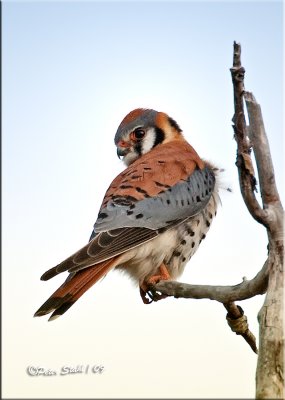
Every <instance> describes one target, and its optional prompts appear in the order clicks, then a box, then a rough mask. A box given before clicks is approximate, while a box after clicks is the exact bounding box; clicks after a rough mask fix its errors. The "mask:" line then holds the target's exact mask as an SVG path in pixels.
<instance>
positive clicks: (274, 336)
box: [150, 42, 284, 399]
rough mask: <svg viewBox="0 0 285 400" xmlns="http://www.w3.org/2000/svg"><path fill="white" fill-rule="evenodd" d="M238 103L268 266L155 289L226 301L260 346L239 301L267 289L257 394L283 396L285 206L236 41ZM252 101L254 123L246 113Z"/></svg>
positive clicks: (241, 330)
mask: <svg viewBox="0 0 285 400" xmlns="http://www.w3.org/2000/svg"><path fill="white" fill-rule="evenodd" d="M231 75H232V82H233V89H234V108H235V114H234V117H233V129H234V137H235V140H236V142H237V158H236V166H237V168H238V175H239V183H240V190H241V194H242V197H243V199H244V202H245V205H246V207H247V208H248V211H249V212H250V214H251V215H252V217H253V218H254V219H255V220H256V221H258V222H259V223H261V224H262V225H263V226H264V227H265V228H266V229H267V234H268V242H269V243H268V258H267V260H266V261H265V263H264V266H263V268H262V269H261V270H260V271H259V272H258V274H257V275H256V276H255V277H254V278H253V279H251V280H249V281H243V282H242V283H240V284H238V285H235V286H211V285H190V284H186V283H180V282H173V281H161V282H159V283H158V284H156V285H154V286H153V287H152V288H151V290H150V292H151V296H152V298H153V299H154V300H157V299H160V298H161V295H159V293H161V294H162V295H167V296H174V297H176V298H179V297H183V298H192V299H205V298H207V299H210V300H216V301H219V302H221V303H223V304H224V306H225V308H226V309H227V311H228V314H227V321H228V323H229V325H230V327H231V329H232V330H233V331H234V332H236V333H237V334H240V335H242V336H243V337H244V339H245V340H246V341H247V342H248V343H249V345H250V346H251V348H252V349H253V351H255V352H257V348H256V345H255V338H254V336H253V335H252V333H251V332H250V331H249V329H248V326H247V321H246V317H245V316H244V314H243V310H242V309H241V308H240V307H239V306H236V304H235V303H234V302H235V301H240V300H245V299H249V298H250V297H253V296H256V295H258V294H264V293H266V291H267V294H266V297H265V302H264V305H263V307H262V309H261V310H260V312H259V315H258V319H259V324H260V329H259V332H260V341H259V357H258V364H257V371H256V397H257V398H258V399H265V398H266V399H268V398H272V399H273V398H274V399H275V398H276V399H277V398H278V399H279V398H280V399H281V398H283V380H284V375H283V368H284V365H283V361H284V360H283V355H284V332H283V282H284V272H283V265H284V264H283V263H284V223H283V220H284V211H283V207H282V204H281V201H280V197H279V194H278V191H277V187H276V182H275V175H274V169H273V163H272V159H271V153H270V148H269V143H268V139H267V136H266V133H265V128H264V123H263V118H262V113H261V108H260V105H259V104H258V103H257V102H256V100H255V98H254V96H253V95H252V94H251V93H249V92H246V91H245V90H244V75H245V69H244V68H243V66H242V64H241V46H240V45H239V44H238V43H236V42H234V56H233V67H232V68H231ZM244 101H245V103H246V108H247V113H248V118H249V126H247V125H246V118H245V114H244ZM252 149H253V153H254V157H255V160H256V165H257V173H258V180H259V188H260V192H261V199H262V205H260V203H259V202H258V200H257V198H256V195H255V193H256V191H257V180H256V177H255V171H254V167H253V163H252V159H251V151H252Z"/></svg>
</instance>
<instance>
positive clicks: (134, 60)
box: [2, 1, 284, 398]
mask: <svg viewBox="0 0 285 400" xmlns="http://www.w3.org/2000/svg"><path fill="white" fill-rule="evenodd" d="M2 6H3V7H2V8H3V28H2V32H3V42H2V55H3V72H2V80H3V154H2V155H3V162H2V165H3V176H2V177H3V278H4V285H3V294H4V296H3V300H4V307H3V317H4V321H3V322H4V331H3V334H4V335H3V339H4V345H5V354H4V365H3V367H4V376H3V379H4V380H3V383H4V392H3V395H4V396H6V397H30V398H33V397H40V398H41V397H44V396H47V397H56V398H59V397H93V398H94V397H95V398H96V397H101V398H102V397H118V396H121V397H128V396H133V397H139V396H141V397H167V396H168V397H176V396H177V397H183V396H184V397H253V396H254V379H255V378H254V376H255V363H256V356H255V355H254V354H251V352H250V349H249V348H248V346H247V344H246V343H245V342H244V341H243V340H242V339H241V338H239V337H237V336H236V335H234V334H233V333H231V332H230V329H229V328H228V326H227V324H226V321H225V311H224V309H223V307H222V306H221V305H219V304H216V303H213V302H210V301H194V300H190V301H189V300H179V301H178V300H175V299H167V300H165V301H164V302H159V303H157V304H152V305H150V306H148V307H147V306H145V305H143V304H142V303H141V300H140V297H139V293H138V290H137V289H136V288H134V287H133V286H132V284H131V283H130V282H129V281H128V280H127V279H126V278H125V277H123V276H122V275H120V274H118V273H117V272H114V273H111V274H110V275H109V276H107V277H106V278H105V279H104V280H103V281H102V282H101V283H99V284H98V285H96V287H94V288H92V289H91V290H90V291H89V292H88V293H87V294H86V295H85V296H84V297H83V298H82V299H81V300H80V301H78V303H77V304H76V305H75V306H74V307H72V309H70V311H69V312H68V313H67V314H66V315H65V316H64V317H63V318H62V319H60V320H57V321H55V322H54V323H47V322H46V320H45V319H44V318H42V319H33V318H32V315H33V313H34V312H35V310H36V309H37V308H38V307H39V306H40V304H41V303H42V302H43V301H44V300H45V299H46V298H47V296H49V295H50V294H51V292H52V291H53V290H55V289H56V288H57V286H58V285H59V284H60V283H61V282H62V281H63V279H64V277H63V276H60V277H59V278H55V279H54V280H53V281H50V282H47V283H43V282H41V281H40V280H39V278H40V276H41V274H42V273H43V272H44V271H45V270H46V269H48V268H50V267H52V266H53V265H55V264H57V263H58V262H59V261H61V260H63V259H64V258H65V257H67V256H68V255H70V254H71V253H73V252H74V251H76V250H77V249H78V248H80V247H81V246H82V245H84V244H85V243H86V241H87V240H88V238H89V235H90V232H91V230H92V225H93V223H94V222H95V220H96V217H97V213H98V209H99V207H100V204H101V201H102V197H103V195H104V193H105V190H106V189H107V187H108V186H109V184H110V181H111V180H112V179H113V178H114V177H115V176H116V175H117V174H118V173H119V172H120V171H121V170H122V169H123V165H122V164H121V162H120V161H119V160H118V159H117V157H116V149H115V146H114V143H113V138H114V134H115V132H116V129H117V126H118V124H119V123H120V121H121V120H122V118H123V117H124V116H125V114H127V113H128V112H129V111H130V110H131V109H134V108H136V107H150V108H155V109H157V110H160V111H164V112H167V113H169V114H170V115H171V116H172V117H173V118H174V119H176V120H177V122H178V123H179V124H180V126H181V127H182V129H183V131H184V134H185V136H186V138H187V140H189V142H190V143H191V144H192V145H193V146H194V147H195V148H196V150H197V151H198V152H199V154H200V155H201V157H204V158H206V159H209V160H210V161H212V162H214V163H216V164H217V165H218V166H220V167H223V168H225V169H226V172H225V174H224V177H223V178H222V180H223V181H224V182H225V185H230V186H231V187H232V188H233V193H232V194H229V193H227V192H222V193H221V200H222V207H221V208H220V210H219V212H218V215H217V219H216V221H215V223H214V224H213V226H212V228H211V230H210V232H209V235H208V236H207V240H205V243H203V244H202V245H201V248H200V249H199V251H198V252H197V254H196V255H195V256H194V257H193V259H192V260H191V261H190V262H189V265H188V267H187V268H186V271H185V273H184V275H183V276H182V278H181V279H180V280H181V281H185V282H192V283H208V284H236V283H239V282H240V281H241V279H242V277H243V276H247V277H248V278H252V277H253V276H254V275H255V274H256V273H257V272H258V270H259V269H260V268H261V266H262V264H263V262H264V260H265V257H266V233H265V231H264V230H263V229H262V227H261V226H259V225H258V224H256V223H255V222H254V221H253V220H252V219H251V217H250V216H249V214H248V212H247V210H246V208H245V206H244V204H243V202H242V200H241V196H240V193H239V187H238V182H237V171H236V167H235V165H234V163H235V153H236V146H235V141H234V140H233V131H232V128H231V118H232V115H233V100H232V99H233V94H232V83H231V76H230V72H229V68H230V67H231V65H232V45H233V41H234V40H236V41H238V42H240V43H241V44H242V62H243V65H244V67H245V69H246V80H245V82H246V89H247V90H249V91H252V92H253V93H254V95H255V97H256V98H257V100H258V101H259V103H260V104H261V106H262V110H263V115H264V120H265V124H266V130H267V133H268V137H269V142H270V146H271V150H272V156H273V161H274V166H275V170H276V178H277V182H278V184H279V190H280V193H281V194H282V197H283V198H284V187H283V188H282V187H281V184H282V183H283V182H284V163H283V159H284V149H283V131H282V89H283V87H282V84H283V82H282V67H283V65H282V61H283V60H282V46H283V43H282V16H283V14H282V5H281V2H274V1H270V2H256V1H255V2H229V1H228V2H226V1H224V2H215V1H211V2H192V1H184V2H163V1H159V2H152V1H148V2H136V1H133V2H119V1H116V2H108V1H104V2H95V1H94V2H92V1H89V2H86V3H85V2H25V1H21V2H13V1H4V3H3V4H2ZM262 301H263V299H262V298H261V297H259V298H256V299H253V300H249V301H246V302H243V304H242V306H243V307H244V309H245V312H246V314H247V315H248V318H249V323H250V327H251V328H252V330H253V331H254V333H255V334H256V335H257V333H258V325H257V321H256V315H257V312H258V310H259V308H260V307H261V304H262ZM207 317H209V321H208V322H207ZM207 323H208V325H207ZM209 324H210V325H209ZM209 326H210V327H209ZM19 332H20V333H21V335H19ZM158 342H160V343H161V344H160V345H159V346H157V343H158ZM217 360H218V361H217ZM154 361H155V362H154ZM97 362H100V363H102V364H103V365H105V368H106V371H105V372H104V374H102V376H100V377H99V376H96V377H95V379H94V376H91V375H86V376H79V375H77V376H68V377H60V376H56V377H50V378H45V379H43V378H41V377H38V378H31V377H29V376H27V374H26V371H25V368H26V367H27V366H28V365H42V366H44V367H47V368H54V369H59V368H60V367H61V366H63V365H64V364H65V365H66V364H68V363H70V364H72V365H74V364H75V365H78V364H84V365H86V364H90V365H92V363H97ZM12 374H13V377H14V380H13V382H14V381H16V382H17V385H15V384H13V385H11V383H10V384H9V378H10V382H12V381H11V375H12ZM130 380H131V381H132V383H130ZM237 380H238V381H239V382H241V385H240V386H239V387H237V386H236V381H237ZM205 382H207V385H205ZM82 385H84V388H85V389H84V390H85V392H84V393H83V392H82V387H83V386H82ZM233 388H234V389H233Z"/></svg>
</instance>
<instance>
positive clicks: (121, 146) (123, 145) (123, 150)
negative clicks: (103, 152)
mask: <svg viewBox="0 0 285 400" xmlns="http://www.w3.org/2000/svg"><path fill="white" fill-rule="evenodd" d="M129 151H130V144H129V143H128V142H125V141H124V140H120V141H119V143H118V144H117V156H118V157H119V158H120V159H121V157H125V156H126V155H127V154H128V152H129Z"/></svg>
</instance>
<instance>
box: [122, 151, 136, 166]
mask: <svg viewBox="0 0 285 400" xmlns="http://www.w3.org/2000/svg"><path fill="white" fill-rule="evenodd" d="M138 157H139V156H138V154H137V153H135V152H134V151H130V152H129V153H128V154H127V155H126V156H125V157H124V158H123V161H124V163H125V164H126V166H129V165H130V164H131V163H132V162H134V161H135V160H136V159H137V158H138Z"/></svg>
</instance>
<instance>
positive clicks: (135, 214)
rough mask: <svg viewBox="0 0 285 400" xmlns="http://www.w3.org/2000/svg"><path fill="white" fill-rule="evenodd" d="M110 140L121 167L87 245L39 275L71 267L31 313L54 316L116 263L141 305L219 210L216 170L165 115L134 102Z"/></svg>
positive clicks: (171, 276) (181, 264)
mask: <svg viewBox="0 0 285 400" xmlns="http://www.w3.org/2000/svg"><path fill="white" fill-rule="evenodd" d="M114 141H115V146H116V148H117V155H118V157H119V158H120V159H122V161H123V162H124V164H125V165H126V168H125V169H124V170H123V171H122V172H121V173H120V174H119V175H118V176H117V177H116V178H115V179H114V180H113V181H112V183H111V184H110V186H109V188H108V189H107V191H106V194H105V196H104V198H103V201H102V205H101V207H100V210H99V213H98V217H97V220H96V222H95V224H94V227H93V230H92V234H91V236H90V239H89V241H88V242H87V244H86V245H85V246H84V247H82V248H81V249H79V250H78V251H76V252H75V253H74V254H72V255H71V256H69V257H68V258H66V259H65V260H64V261H62V262H60V263H59V264H58V265H56V266H55V267H53V268H51V269H49V270H48V271H46V272H45V273H44V274H43V275H42V276H41V280H43V281H47V280H49V279H51V278H53V277H54V276H56V275H58V274H60V273H62V272H66V271H67V272H68V273H69V274H68V276H67V279H66V280H65V281H64V282H63V284H62V285H61V286H60V287H59V288H58V289H57V290H56V291H55V292H54V293H53V294H52V295H51V296H50V297H49V298H48V300H47V301H46V302H44V303H43V305H42V306H41V307H40V308H39V309H38V310H37V311H36V313H35V314H34V316H43V315H47V314H51V316H50V318H49V321H51V320H54V319H56V318H57V317H59V316H61V315H62V314H64V313H65V312H66V311H67V310H68V309H69V308H70V307H71V306H72V305H73V304H74V303H75V302H76V301H77V300H78V299H79V298H80V297H81V296H82V295H83V294H84V293H85V292H86V291H87V290H88V289H89V288H91V286H93V285H94V284H95V283H96V282H98V281H99V280H101V278H103V277H105V276H106V274H107V273H109V272H110V271H111V270H114V269H118V270H121V271H124V272H125V273H127V274H128V275H129V277H130V278H131V279H132V280H133V281H134V282H135V283H136V284H137V286H138V287H139V291H140V296H141V298H142V300H143V302H144V303H145V304H149V303H151V302H152V301H157V300H160V299H162V298H165V297H167V296H166V295H163V294H161V293H160V294H159V293H157V294H156V295H155V294H154V292H153V290H152V289H153V288H154V285H155V284H156V283H158V282H159V281H162V280H174V281H175V280H177V279H178V278H179V277H180V276H181V275H182V273H183V271H184V268H185V266H186V264H187V263H188V261H189V260H190V258H191V257H192V256H193V255H194V253H195V252H196V250H197V248H198V247H199V245H200V243H201V242H202V240H203V239H204V238H205V237H206V234H207V232H208V230H209V228H210V226H211V224H212V221H213V219H214V217H215V216H216V213H217V208H218V203H219V183H218V173H219V169H218V168H217V167H215V166H214V165H213V164H212V163H211V162H209V161H206V160H205V159H202V158H200V156H199V155H198V153H197V152H196V150H195V149H194V148H193V147H192V146H191V145H190V143H189V142H188V141H187V140H186V139H185V136H184V133H183V131H182V129H181V128H180V126H179V125H178V123H177V122H176V121H175V120H174V119H173V118H172V117H170V116H169V115H168V114H166V113H165V112H161V111H156V110H153V109H150V108H136V109H134V110H132V111H131V112H129V113H128V114H127V115H126V116H125V117H124V119H123V120H122V122H121V123H120V125H119V127H118V129H117V131H116V134H115V139H114Z"/></svg>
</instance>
